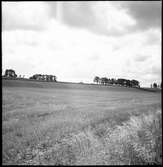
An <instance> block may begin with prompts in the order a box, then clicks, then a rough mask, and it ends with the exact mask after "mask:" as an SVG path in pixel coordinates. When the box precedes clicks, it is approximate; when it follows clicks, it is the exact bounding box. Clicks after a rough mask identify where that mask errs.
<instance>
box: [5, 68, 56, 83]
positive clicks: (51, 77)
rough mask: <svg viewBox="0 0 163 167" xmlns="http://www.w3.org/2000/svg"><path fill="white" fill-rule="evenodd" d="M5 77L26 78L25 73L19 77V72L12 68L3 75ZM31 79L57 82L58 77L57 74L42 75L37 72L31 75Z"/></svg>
mask: <svg viewBox="0 0 163 167" xmlns="http://www.w3.org/2000/svg"><path fill="white" fill-rule="evenodd" d="M2 77H4V78H12V79H24V77H25V75H23V76H22V77H21V75H19V77H17V74H16V73H15V71H14V70H12V69H6V71H5V74H4V75H3V76H2ZM29 79H33V80H42V81H53V82H57V77H56V76H55V75H42V74H35V75H33V76H32V77H29Z"/></svg>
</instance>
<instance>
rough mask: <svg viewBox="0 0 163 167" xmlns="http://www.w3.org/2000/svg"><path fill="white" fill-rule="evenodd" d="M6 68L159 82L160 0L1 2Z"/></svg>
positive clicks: (61, 76)
mask: <svg viewBox="0 0 163 167" xmlns="http://www.w3.org/2000/svg"><path fill="white" fill-rule="evenodd" d="M2 68H3V72H4V71H5V69H8V68H11V69H14V70H15V71H16V73H17V74H18V75H25V76H26V77H29V76H32V75H33V74H36V73H42V74H52V75H53V74H54V75H56V76H57V78H58V80H59V81H72V82H81V81H82V82H88V83H91V82H93V78H94V76H96V75H97V76H99V77H104V76H105V77H108V78H127V79H137V80H139V81H140V84H141V86H150V84H151V83H153V82H157V83H160V82H161V2H160V1H135V2H134V1H116V2H113V1H94V2H93V1H85V2H84V1H74V2H73V1H71V2H66V1H64V2H50V1H49V2H48V1H40V2H39V1H37V2H35V1H33V2H25V1H24V2H23V1H22V2H2Z"/></svg>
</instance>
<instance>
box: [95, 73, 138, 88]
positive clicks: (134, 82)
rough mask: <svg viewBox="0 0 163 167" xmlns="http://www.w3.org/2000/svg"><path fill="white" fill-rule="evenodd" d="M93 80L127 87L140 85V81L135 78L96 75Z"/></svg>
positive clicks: (103, 83)
mask: <svg viewBox="0 0 163 167" xmlns="http://www.w3.org/2000/svg"><path fill="white" fill-rule="evenodd" d="M93 81H94V82H95V83H97V84H102V85H121V86H126V87H140V85H139V81H137V80H134V79H133V80H128V79H123V78H118V79H114V78H112V79H110V78H109V79H108V78H106V77H102V78H100V77H98V76H96V77H95V78H94V80H93Z"/></svg>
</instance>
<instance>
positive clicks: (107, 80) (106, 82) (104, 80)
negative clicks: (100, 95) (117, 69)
mask: <svg viewBox="0 0 163 167" xmlns="http://www.w3.org/2000/svg"><path fill="white" fill-rule="evenodd" d="M101 83H102V84H103V85H106V84H108V83H109V79H108V78H106V77H103V78H101Z"/></svg>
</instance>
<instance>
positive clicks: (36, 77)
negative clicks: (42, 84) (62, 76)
mask: <svg viewBox="0 0 163 167" xmlns="http://www.w3.org/2000/svg"><path fill="white" fill-rule="evenodd" d="M29 79H34V80H41V81H53V82H56V81H57V77H56V76H55V75H44V74H43V75H42V74H35V75H33V76H32V77H30V78H29Z"/></svg>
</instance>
